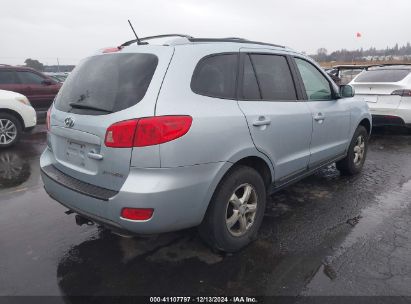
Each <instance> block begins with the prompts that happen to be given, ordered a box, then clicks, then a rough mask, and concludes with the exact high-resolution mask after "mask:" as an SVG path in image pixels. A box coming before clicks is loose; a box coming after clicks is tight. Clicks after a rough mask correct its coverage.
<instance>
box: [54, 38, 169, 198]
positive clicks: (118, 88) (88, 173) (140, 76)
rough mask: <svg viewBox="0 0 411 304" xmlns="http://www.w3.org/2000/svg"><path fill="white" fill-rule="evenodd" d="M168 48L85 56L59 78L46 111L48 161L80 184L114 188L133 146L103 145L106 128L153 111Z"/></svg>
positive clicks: (124, 171) (126, 169) (118, 184)
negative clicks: (63, 78) (61, 80)
mask: <svg viewBox="0 0 411 304" xmlns="http://www.w3.org/2000/svg"><path fill="white" fill-rule="evenodd" d="M173 50H174V48H173V47H169V46H150V45H145V46H130V47H128V48H125V49H123V50H122V51H120V52H116V53H110V54H99V55H95V56H91V57H88V58H86V59H84V60H83V61H82V62H81V63H80V64H79V65H78V66H77V67H76V68H75V69H74V70H73V72H72V73H71V74H70V76H69V77H68V78H67V80H66V81H65V82H64V85H63V87H62V88H61V90H60V92H59V94H58V95H57V97H56V100H55V103H54V107H53V110H52V112H51V118H50V124H51V127H50V131H49V135H48V136H49V138H48V141H49V146H50V148H51V149H52V151H53V154H54V157H55V159H56V161H55V163H54V164H53V165H54V166H55V167H56V168H57V169H58V170H60V171H61V172H63V173H65V174H67V175H69V176H72V177H74V178H76V179H78V180H81V181H83V182H86V183H89V184H92V185H96V186H99V187H103V188H106V189H111V190H116V191H117V190H119V189H120V188H121V186H122V185H123V183H124V181H125V180H126V178H127V176H128V174H129V171H130V160H131V156H132V152H133V151H132V150H133V148H110V147H107V146H106V145H105V144H104V141H105V136H106V131H107V129H108V128H109V126H110V125H112V124H114V123H117V122H119V121H124V120H130V119H135V118H140V117H147V116H153V115H154V110H155V103H156V99H157V96H158V92H159V90H160V87H161V83H162V80H163V78H164V76H165V73H166V70H167V67H168V64H169V62H170V60H171V58H172V54H173ZM134 149H138V148H134ZM153 157H156V155H155V154H154V155H153ZM157 157H158V156H157Z"/></svg>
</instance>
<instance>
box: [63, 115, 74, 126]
mask: <svg viewBox="0 0 411 304" xmlns="http://www.w3.org/2000/svg"><path fill="white" fill-rule="evenodd" d="M64 124H65V125H66V127H67V128H72V127H73V126H74V119H73V118H71V117H66V119H64Z"/></svg>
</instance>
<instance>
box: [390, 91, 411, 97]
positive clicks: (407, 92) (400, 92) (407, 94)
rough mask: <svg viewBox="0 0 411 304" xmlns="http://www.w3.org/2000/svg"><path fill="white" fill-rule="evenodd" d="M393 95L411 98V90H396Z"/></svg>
mask: <svg viewBox="0 0 411 304" xmlns="http://www.w3.org/2000/svg"><path fill="white" fill-rule="evenodd" d="M391 95H399V96H404V97H411V90H395V91H394V92H392V93H391Z"/></svg>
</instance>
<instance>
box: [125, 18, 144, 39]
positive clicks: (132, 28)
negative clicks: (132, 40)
mask: <svg viewBox="0 0 411 304" xmlns="http://www.w3.org/2000/svg"><path fill="white" fill-rule="evenodd" d="M127 21H128V24H129V25H130V27H131V30H132V31H133V33H134V36H136V40H137V41H136V42H137V44H139V45H140V44H144V43H141V40H140V38H138V36H137V34H136V31H135V30H134V27H133V25H132V24H131V22H130V20H127Z"/></svg>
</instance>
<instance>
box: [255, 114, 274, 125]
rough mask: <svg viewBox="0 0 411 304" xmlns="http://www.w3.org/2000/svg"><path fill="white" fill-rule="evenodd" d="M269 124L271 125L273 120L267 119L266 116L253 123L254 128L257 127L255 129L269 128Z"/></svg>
mask: <svg viewBox="0 0 411 304" xmlns="http://www.w3.org/2000/svg"><path fill="white" fill-rule="evenodd" d="M269 124H271V120H270V119H267V118H265V117H264V116H260V117H258V120H255V121H254V122H253V126H255V127H259V126H268V125H269Z"/></svg>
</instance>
